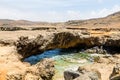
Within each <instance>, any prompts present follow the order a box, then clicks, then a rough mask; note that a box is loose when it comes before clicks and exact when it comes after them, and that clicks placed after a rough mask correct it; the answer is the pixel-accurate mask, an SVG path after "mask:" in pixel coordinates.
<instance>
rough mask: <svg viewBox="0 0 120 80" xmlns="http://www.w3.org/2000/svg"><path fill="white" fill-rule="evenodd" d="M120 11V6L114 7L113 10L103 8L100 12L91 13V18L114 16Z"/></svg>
mask: <svg viewBox="0 0 120 80" xmlns="http://www.w3.org/2000/svg"><path fill="white" fill-rule="evenodd" d="M117 11H120V6H119V5H114V6H113V8H111V9H107V8H103V9H101V10H99V11H92V12H91V13H90V16H91V17H90V18H97V17H105V16H107V15H109V14H112V13H114V12H117Z"/></svg>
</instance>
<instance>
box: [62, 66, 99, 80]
mask: <svg viewBox="0 0 120 80" xmlns="http://www.w3.org/2000/svg"><path fill="white" fill-rule="evenodd" d="M64 78H65V80H101V74H100V73H99V72H98V71H96V70H87V69H85V68H82V67H79V68H78V71H77V72H74V71H65V72H64Z"/></svg>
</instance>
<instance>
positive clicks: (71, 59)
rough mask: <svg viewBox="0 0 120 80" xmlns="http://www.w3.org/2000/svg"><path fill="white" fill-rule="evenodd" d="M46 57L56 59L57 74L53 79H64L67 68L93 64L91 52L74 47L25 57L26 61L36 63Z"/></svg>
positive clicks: (72, 68) (75, 68) (73, 68)
mask: <svg viewBox="0 0 120 80" xmlns="http://www.w3.org/2000/svg"><path fill="white" fill-rule="evenodd" d="M44 58H51V59H54V60H55V69H56V74H55V76H54V79H53V80H63V72H64V71H65V70H74V71H75V70H77V69H78V67H79V66H82V65H87V64H91V63H92V62H93V60H92V57H91V56H90V54H86V53H81V52H76V50H74V49H54V50H48V51H45V52H43V53H42V54H40V55H35V56H31V57H28V58H26V59H24V61H25V62H29V63H31V64H36V63H37V62H39V61H40V60H42V59H44Z"/></svg>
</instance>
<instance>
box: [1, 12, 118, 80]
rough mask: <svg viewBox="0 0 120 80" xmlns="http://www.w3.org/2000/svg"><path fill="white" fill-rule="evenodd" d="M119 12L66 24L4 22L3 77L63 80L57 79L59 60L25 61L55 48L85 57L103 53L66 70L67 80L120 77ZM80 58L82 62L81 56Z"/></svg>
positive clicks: (103, 79)
mask: <svg viewBox="0 0 120 80" xmlns="http://www.w3.org/2000/svg"><path fill="white" fill-rule="evenodd" d="M119 15H120V12H118V13H116V14H112V15H109V16H107V17H105V18H99V19H90V20H75V21H68V22H64V23H39V22H30V21H22V22H21V21H20V22H19V21H14V20H8V24H7V23H4V21H3V23H1V25H0V26H1V27H0V80H62V79H63V78H60V77H59V78H58V77H56V78H54V77H55V74H56V73H55V65H56V63H55V60H52V59H50V58H49V59H46V58H45V59H43V60H39V61H38V62H37V63H36V64H32V65H31V64H30V63H29V62H25V61H24V59H25V58H28V57H30V56H33V55H38V54H42V53H43V52H44V51H47V50H53V49H68V50H70V49H76V52H75V53H79V54H81V52H82V53H84V55H82V57H84V58H85V57H86V56H87V55H86V54H91V55H96V54H102V55H103V56H97V57H94V58H93V61H92V64H88V65H83V66H79V68H78V69H77V70H76V71H72V70H65V71H64V72H63V73H62V74H64V76H63V77H64V79H65V80H120V28H119V25H120V23H119V21H120V16H119ZM27 23H29V24H27ZM10 26H11V27H10ZM34 26H35V27H34ZM72 56H73V55H72ZM77 58H78V60H79V61H78V62H81V58H79V56H78V55H77ZM68 60H71V59H68ZM63 61H64V60H63ZM75 61H76V60H71V62H75ZM58 76H59V75H58ZM53 78H54V79H53Z"/></svg>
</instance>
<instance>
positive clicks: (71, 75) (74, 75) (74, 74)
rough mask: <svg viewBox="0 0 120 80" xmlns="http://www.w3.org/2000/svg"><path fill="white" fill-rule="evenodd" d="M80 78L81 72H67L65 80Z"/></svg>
mask: <svg viewBox="0 0 120 80" xmlns="http://www.w3.org/2000/svg"><path fill="white" fill-rule="evenodd" d="M79 76H80V73H79V72H75V71H65V72H64V78H65V80H73V79H75V78H77V77H79Z"/></svg>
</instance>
